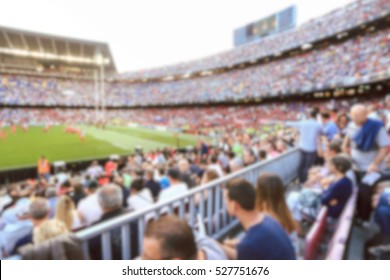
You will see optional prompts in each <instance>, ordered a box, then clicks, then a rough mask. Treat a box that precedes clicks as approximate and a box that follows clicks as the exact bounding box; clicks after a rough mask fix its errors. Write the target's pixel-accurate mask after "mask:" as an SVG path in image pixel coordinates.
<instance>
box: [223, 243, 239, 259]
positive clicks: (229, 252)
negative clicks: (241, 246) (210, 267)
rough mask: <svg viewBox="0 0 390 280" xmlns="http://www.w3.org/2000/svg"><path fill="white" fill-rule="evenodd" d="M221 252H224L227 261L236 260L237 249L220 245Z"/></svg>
mask: <svg viewBox="0 0 390 280" xmlns="http://www.w3.org/2000/svg"><path fill="white" fill-rule="evenodd" d="M221 248H222V250H223V251H224V252H225V254H226V256H227V257H228V259H229V260H237V249H236V248H232V247H230V246H227V245H224V244H221Z"/></svg>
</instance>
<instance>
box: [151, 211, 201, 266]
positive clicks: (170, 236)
mask: <svg viewBox="0 0 390 280" xmlns="http://www.w3.org/2000/svg"><path fill="white" fill-rule="evenodd" d="M144 237H146V238H154V239H156V240H158V241H159V243H160V246H161V252H162V253H161V255H162V259H165V260H169V259H173V258H179V259H182V260H195V259H196V256H197V247H196V243H195V238H194V234H193V232H192V230H191V228H190V227H189V225H188V224H187V222H186V221H185V220H182V219H180V218H179V217H177V216H174V215H168V216H163V217H161V218H159V219H158V220H156V221H152V222H150V223H149V224H148V226H147V227H146V230H145V233H144Z"/></svg>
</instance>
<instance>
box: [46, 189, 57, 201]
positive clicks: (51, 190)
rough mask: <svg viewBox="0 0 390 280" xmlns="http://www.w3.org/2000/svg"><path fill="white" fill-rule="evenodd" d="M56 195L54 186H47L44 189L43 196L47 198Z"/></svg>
mask: <svg viewBox="0 0 390 280" xmlns="http://www.w3.org/2000/svg"><path fill="white" fill-rule="evenodd" d="M56 195H57V193H56V189H55V188H54V187H49V188H47V189H46V191H45V197H46V198H47V199H49V198H52V197H56Z"/></svg>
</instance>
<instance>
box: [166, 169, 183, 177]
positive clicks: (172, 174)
mask: <svg viewBox="0 0 390 280" xmlns="http://www.w3.org/2000/svg"><path fill="white" fill-rule="evenodd" d="M167 175H168V177H170V178H172V179H174V180H179V179H180V171H179V170H177V169H176V168H171V169H168V172H167Z"/></svg>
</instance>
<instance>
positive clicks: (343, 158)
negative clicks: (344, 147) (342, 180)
mask: <svg viewBox="0 0 390 280" xmlns="http://www.w3.org/2000/svg"><path fill="white" fill-rule="evenodd" d="M328 166H329V170H330V172H331V173H333V174H339V175H345V173H347V171H348V170H350V169H351V168H352V164H351V161H350V160H349V158H348V156H347V155H337V156H335V157H333V158H331V159H329V161H328Z"/></svg>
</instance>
